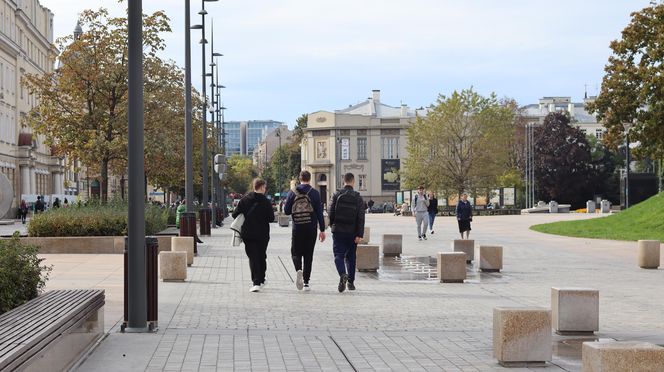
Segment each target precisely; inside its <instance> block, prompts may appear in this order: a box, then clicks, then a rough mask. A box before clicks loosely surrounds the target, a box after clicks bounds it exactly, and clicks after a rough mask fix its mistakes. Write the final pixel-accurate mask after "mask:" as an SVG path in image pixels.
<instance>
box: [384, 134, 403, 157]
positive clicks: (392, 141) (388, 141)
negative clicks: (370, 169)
mask: <svg viewBox="0 0 664 372" xmlns="http://www.w3.org/2000/svg"><path fill="white" fill-rule="evenodd" d="M382 153H383V159H398V158H399V138H398V137H383V148H382Z"/></svg>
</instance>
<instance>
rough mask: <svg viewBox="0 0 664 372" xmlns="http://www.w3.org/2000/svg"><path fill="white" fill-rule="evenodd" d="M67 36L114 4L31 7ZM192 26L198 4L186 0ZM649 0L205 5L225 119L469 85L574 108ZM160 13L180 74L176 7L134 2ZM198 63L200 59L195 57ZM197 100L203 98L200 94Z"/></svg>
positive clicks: (179, 0)
mask: <svg viewBox="0 0 664 372" xmlns="http://www.w3.org/2000/svg"><path fill="white" fill-rule="evenodd" d="M40 2H41V4H42V5H44V6H46V7H47V8H49V9H51V10H52V11H53V13H54V14H55V18H54V23H55V26H54V27H55V36H56V37H58V36H64V35H68V34H70V33H71V32H72V30H73V29H74V26H75V25H76V20H77V18H78V14H79V13H80V12H81V11H82V10H83V9H96V8H99V7H105V8H107V9H108V10H109V11H110V12H111V14H113V15H123V14H125V12H126V10H125V8H126V2H124V3H118V1H117V0H88V1H80V0H40ZM191 3H192V5H191V13H192V21H191V22H192V24H197V23H200V20H201V16H200V15H198V11H199V10H200V9H201V1H197V0H192V1H191ZM648 4H649V0H629V1H626V0H585V1H582V2H581V1H576V0H559V1H556V2H544V1H532V0H504V1H495V0H466V1H461V0H456V1H452V0H409V1H397V0H361V1H359V0H335V1H324V0H221V1H216V2H206V3H205V8H206V10H207V12H208V15H207V16H206V29H207V38H208V41H210V39H211V37H210V35H211V27H210V26H209V25H210V20H212V21H213V22H214V42H215V45H214V49H215V51H217V52H220V53H222V54H224V57H221V60H220V62H221V63H220V83H221V84H223V85H225V86H226V89H224V91H223V105H224V106H225V107H227V110H226V117H225V120H226V121H231V120H260V119H273V120H278V121H283V122H286V123H288V124H289V125H290V126H292V125H293V124H294V123H295V119H296V118H297V117H298V116H300V115H301V114H303V113H311V112H315V111H318V110H328V111H333V110H338V109H343V108H345V107H347V106H348V105H351V104H356V103H358V102H361V101H363V100H365V99H366V98H367V97H369V96H370V95H371V90H373V89H380V90H381V101H382V102H383V103H385V104H388V105H392V106H399V105H400V104H401V103H405V104H407V105H409V106H410V107H412V108H417V107H420V106H427V105H429V104H431V103H434V102H435V101H436V99H437V97H438V95H439V94H444V95H449V94H450V93H451V92H453V91H454V90H461V89H465V88H470V87H473V88H474V89H475V90H476V91H478V92H479V93H481V94H485V95H486V94H490V93H492V92H495V93H496V94H497V95H498V96H499V97H510V98H514V99H516V100H517V102H519V104H520V105H526V104H530V103H537V101H538V99H539V98H541V97H544V96H571V97H572V100H573V101H575V102H580V101H581V100H582V99H583V96H584V91H585V90H587V92H588V94H589V95H595V94H597V92H598V89H599V85H600V84H601V81H602V76H603V75H604V71H603V69H604V65H605V64H606V62H607V59H608V57H609V55H610V49H609V43H610V42H611V40H614V39H617V38H619V37H620V32H621V31H622V30H623V29H624V28H625V26H626V25H627V24H628V23H629V21H630V13H631V12H633V11H638V10H640V9H642V8H644V7H646V6H648ZM143 9H144V12H145V13H148V12H153V11H155V10H164V11H165V12H166V14H167V15H168V16H169V18H170V19H171V27H172V29H173V30H174V31H173V32H171V33H167V34H164V35H163V38H164V39H165V40H166V44H167V48H166V50H165V51H164V52H163V54H162V57H164V58H167V59H172V60H174V61H176V62H177V63H178V65H180V66H182V67H184V58H185V57H184V1H183V0H160V1H155V0H143ZM200 39H201V31H200V30H192V81H193V84H194V86H195V87H196V88H197V89H199V88H200V86H201V59H200V58H201V47H200V44H199V43H198V42H199V40H200ZM206 53H207V58H209V56H210V52H209V49H208V51H207V52H206ZM208 90H209V89H208Z"/></svg>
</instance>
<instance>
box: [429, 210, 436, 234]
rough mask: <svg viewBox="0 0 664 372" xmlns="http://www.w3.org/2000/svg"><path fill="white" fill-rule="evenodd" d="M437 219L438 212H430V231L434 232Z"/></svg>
mask: <svg viewBox="0 0 664 372" xmlns="http://www.w3.org/2000/svg"><path fill="white" fill-rule="evenodd" d="M435 219H436V212H429V230H433V220H435Z"/></svg>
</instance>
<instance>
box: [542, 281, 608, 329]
mask: <svg viewBox="0 0 664 372" xmlns="http://www.w3.org/2000/svg"><path fill="white" fill-rule="evenodd" d="M551 312H552V316H553V329H554V330H555V331H556V333H558V334H560V335H565V334H576V333H594V332H595V331H599V291H598V290H596V289H586V288H556V287H553V288H551Z"/></svg>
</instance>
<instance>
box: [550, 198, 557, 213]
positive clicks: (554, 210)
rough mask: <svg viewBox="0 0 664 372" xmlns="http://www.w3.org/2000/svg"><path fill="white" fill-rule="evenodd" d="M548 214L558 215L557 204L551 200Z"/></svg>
mask: <svg viewBox="0 0 664 372" xmlns="http://www.w3.org/2000/svg"><path fill="white" fill-rule="evenodd" d="M549 213H558V202H557V201H555V200H551V201H550V202H549Z"/></svg>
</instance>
